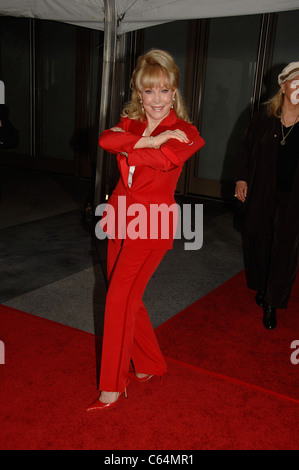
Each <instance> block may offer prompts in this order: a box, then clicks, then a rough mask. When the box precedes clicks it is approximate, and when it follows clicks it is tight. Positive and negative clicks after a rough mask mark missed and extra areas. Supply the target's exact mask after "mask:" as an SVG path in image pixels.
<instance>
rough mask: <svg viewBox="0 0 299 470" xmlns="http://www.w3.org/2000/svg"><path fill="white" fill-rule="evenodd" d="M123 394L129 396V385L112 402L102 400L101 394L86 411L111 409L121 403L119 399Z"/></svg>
mask: <svg viewBox="0 0 299 470" xmlns="http://www.w3.org/2000/svg"><path fill="white" fill-rule="evenodd" d="M127 386H128V384H127ZM122 394H124V396H125V398H128V395H127V387H126V388H125V389H124V391H123V392H120V394H119V395H118V397H117V399H116V400H115V401H113V402H111V403H104V402H102V401H101V400H100V396H101V395H100V396H99V398H98V399H97V400H96V401H95V402H93V403H92V404H91V405H90V406H89V407H88V408H86V411H101V410H108V409H109V410H110V409H111V408H114V407H115V406H116V405H117V404H118V403H119V400H120V397H121V396H122Z"/></svg>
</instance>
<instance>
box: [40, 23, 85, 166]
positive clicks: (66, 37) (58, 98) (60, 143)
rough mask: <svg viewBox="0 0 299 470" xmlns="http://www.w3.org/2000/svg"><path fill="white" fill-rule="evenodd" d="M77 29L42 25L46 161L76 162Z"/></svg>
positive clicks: (44, 148)
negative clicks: (74, 153)
mask: <svg viewBox="0 0 299 470" xmlns="http://www.w3.org/2000/svg"><path fill="white" fill-rule="evenodd" d="M75 85H76V28H75V26H72V25H66V24H62V23H61V24H60V23H55V22H50V21H46V22H43V25H42V139H41V140H42V155H41V156H42V157H51V158H59V159H64V160H72V159H73V150H72V147H71V140H72V137H73V134H74V127H75V105H76V99H75V98H76V97H75Z"/></svg>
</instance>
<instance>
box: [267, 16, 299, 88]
mask: <svg viewBox="0 0 299 470" xmlns="http://www.w3.org/2000/svg"><path fill="white" fill-rule="evenodd" d="M298 25H299V10H295V11H285V12H281V13H279V14H278V15H277V27H276V35H275V42H274V51H273V58H272V68H271V71H270V86H269V90H268V95H269V96H273V95H274V94H275V93H276V92H277V90H278V83H277V76H278V74H279V73H280V72H281V71H282V69H283V68H284V67H285V66H286V65H287V64H289V63H290V62H297V61H298V60H299V27H298Z"/></svg>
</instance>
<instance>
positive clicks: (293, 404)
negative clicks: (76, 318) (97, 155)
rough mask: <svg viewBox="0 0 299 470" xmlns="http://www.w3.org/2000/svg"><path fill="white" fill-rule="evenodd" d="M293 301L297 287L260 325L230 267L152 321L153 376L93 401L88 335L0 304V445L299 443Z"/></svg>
mask: <svg viewBox="0 0 299 470" xmlns="http://www.w3.org/2000/svg"><path fill="white" fill-rule="evenodd" d="M296 303H297V306H298V305H299V298H298V289H297V291H296V293H295V294H294V296H293V303H292V306H290V309H289V310H288V313H287V315H284V314H282V315H281V317H278V328H277V330H275V331H272V332H269V331H267V330H265V329H264V328H263V327H262V324H261V311H260V309H258V307H255V306H254V303H253V301H252V295H251V294H250V293H248V292H247V290H246V288H245V287H244V280H243V274H240V275H238V276H235V277H234V278H233V279H231V280H230V281H228V282H227V283H225V284H224V285H223V286H221V287H219V288H218V289H216V290H215V291H214V292H212V293H210V294H209V295H207V296H206V297H204V298H203V299H201V300H200V301H198V302H196V303H195V304H193V305H192V306H191V307H190V308H189V309H186V310H184V311H183V312H182V313H180V314H179V315H177V316H176V317H175V318H174V319H172V320H170V321H169V322H166V323H165V324H164V325H162V326H161V327H159V328H158V329H157V334H158V337H159V341H160V344H161V346H162V348H163V350H164V352H165V354H166V356H167V361H168V368H169V371H168V374H167V376H166V378H165V379H164V383H163V385H162V386H160V385H159V380H158V379H154V380H153V381H151V382H149V383H147V384H135V383H131V384H130V385H129V387H128V395H129V398H128V400H125V399H123V400H122V402H121V403H120V404H119V406H118V407H116V408H115V409H113V410H110V411H107V412H102V413H86V411H85V408H86V406H87V405H89V404H90V403H91V402H92V401H93V400H94V399H95V398H96V396H97V390H96V360H95V338H94V336H93V335H91V334H88V333H85V332H82V331H79V330H76V329H73V328H70V327H66V326H63V325H61V324H58V323H55V322H51V321H48V320H44V319H42V318H39V317H36V316H33V315H30V314H27V313H23V312H19V311H16V310H14V309H11V308H8V307H4V306H1V307H0V340H1V341H3V343H4V344H5V364H4V365H0V377H1V388H0V389H1V400H0V416H1V417H0V419H1V428H0V429H1V431H0V437H1V438H0V449H1V450H15V449H19V450H22V449H26V450H30V449H34V450H39V449H41V450H46V449H50V450H52V449H59V450H64V449H76V450H81V449H82V450H85V449H86V450H87V449H102V450H140V449H145V450H197V449H198V450H201V449H202V450H209V449H225V450H228V449H235V450H237V449H298V447H299V431H298V426H297V423H298V418H299V396H298V373H299V365H297V366H296V365H293V364H292V363H291V362H290V354H291V352H292V351H291V350H290V343H291V342H292V341H293V340H294V339H299V337H297V338H296V333H297V336H299V335H298V332H299V328H298V325H299V323H298V315H296ZM225 304H226V307H225ZM236 306H237V307H236ZM245 307H246V308H245ZM217 374H218V375H217Z"/></svg>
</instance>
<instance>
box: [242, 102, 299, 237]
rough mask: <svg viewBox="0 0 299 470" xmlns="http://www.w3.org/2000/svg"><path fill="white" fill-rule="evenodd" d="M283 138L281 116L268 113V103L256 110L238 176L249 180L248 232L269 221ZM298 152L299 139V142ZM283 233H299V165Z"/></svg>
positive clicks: (248, 130) (247, 132)
mask: <svg viewBox="0 0 299 470" xmlns="http://www.w3.org/2000/svg"><path fill="white" fill-rule="evenodd" d="M279 140H280V120H279V119H278V118H276V117H271V116H269V115H268V113H267V110H266V106H262V107H261V108H260V110H259V111H258V112H257V113H256V114H255V116H254V117H253V119H252V120H251V122H250V123H249V126H248V128H247V130H246V133H245V135H244V137H243V140H242V142H241V147H240V152H239V159H238V169H237V174H236V179H237V180H244V181H247V183H248V195H247V200H246V202H245V209H246V224H245V228H246V230H248V231H249V232H253V233H254V232H259V231H262V230H263V229H264V228H265V226H266V225H267V224H268V223H269V221H270V218H271V213H272V208H273V204H274V199H275V193H276V161H277V152H278V146H279ZM298 152H299V142H298ZM283 234H284V236H286V237H288V235H294V234H299V165H297V170H296V174H295V178H294V184H293V189H292V193H291V197H290V202H289V205H288V212H287V214H286V218H285V224H284V227H283Z"/></svg>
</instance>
